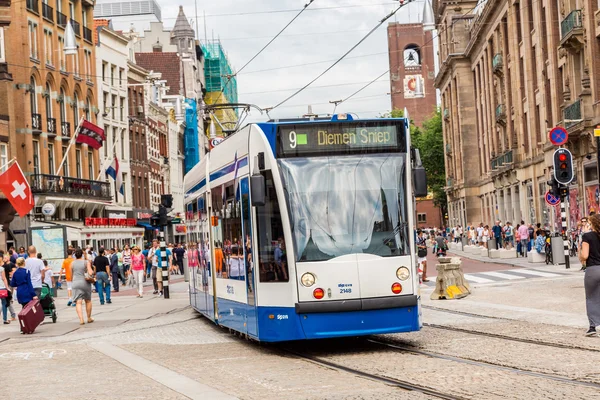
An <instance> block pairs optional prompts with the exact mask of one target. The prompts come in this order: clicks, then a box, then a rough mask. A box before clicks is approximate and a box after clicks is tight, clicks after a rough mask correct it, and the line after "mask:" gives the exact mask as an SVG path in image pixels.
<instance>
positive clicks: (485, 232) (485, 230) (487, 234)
mask: <svg viewBox="0 0 600 400" xmlns="http://www.w3.org/2000/svg"><path fill="white" fill-rule="evenodd" d="M489 239H490V227H489V225H486V226H484V227H483V237H482V240H483V245H484V246H485V248H486V249H487V248H488V240H489Z"/></svg>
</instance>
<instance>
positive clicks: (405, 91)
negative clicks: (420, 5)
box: [388, 22, 437, 127]
mask: <svg viewBox="0 0 600 400" xmlns="http://www.w3.org/2000/svg"><path fill="white" fill-rule="evenodd" d="M388 52H389V57H390V79H391V82H390V86H391V94H392V95H391V96H392V109H394V110H395V109H398V110H403V109H404V108H406V109H407V110H408V115H409V117H410V118H411V119H412V120H413V121H414V123H415V125H417V126H418V127H421V126H422V124H423V121H424V120H426V119H427V118H428V117H430V116H431V114H433V112H434V111H435V107H436V105H437V103H436V92H435V87H434V85H433V82H434V78H435V66H434V65H435V61H434V55H433V38H432V32H431V31H424V30H423V24H400V23H397V22H394V23H390V24H389V25H388Z"/></svg>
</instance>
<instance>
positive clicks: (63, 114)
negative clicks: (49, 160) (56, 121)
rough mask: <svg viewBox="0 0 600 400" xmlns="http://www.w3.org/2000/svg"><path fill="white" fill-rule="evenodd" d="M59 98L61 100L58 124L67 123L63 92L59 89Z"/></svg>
mask: <svg viewBox="0 0 600 400" xmlns="http://www.w3.org/2000/svg"><path fill="white" fill-rule="evenodd" d="M60 98H61V99H62V100H61V102H60V122H62V123H66V122H67V104H66V102H65V91H64V89H63V88H60Z"/></svg>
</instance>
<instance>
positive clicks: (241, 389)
mask: <svg viewBox="0 0 600 400" xmlns="http://www.w3.org/2000/svg"><path fill="white" fill-rule="evenodd" d="M481 268H482V269H485V266H482V267H481ZM536 270H539V271H543V272H548V273H559V272H560V273H561V275H560V278H559V279H557V278H545V277H539V278H537V277H532V278H531V279H523V280H518V281H501V282H495V283H493V284H477V283H474V284H473V286H472V289H473V293H472V294H471V295H470V296H468V297H467V298H465V299H462V300H454V301H432V300H429V294H430V293H431V290H432V288H431V287H428V286H422V293H421V295H422V301H423V317H424V323H425V325H424V327H423V329H422V331H420V332H415V333H410V334H394V335H381V336H371V337H368V338H358V339H355V338H349V339H337V340H329V341H313V342H302V343H284V344H277V345H268V344H259V343H256V342H251V341H247V340H245V339H241V338H239V337H237V336H234V335H232V334H230V333H229V332H228V330H226V329H223V328H220V327H217V326H215V325H213V324H212V323H210V322H208V321H207V320H206V319H204V318H201V317H200V316H199V315H198V314H197V313H196V312H195V311H193V310H192V309H191V308H190V307H188V305H187V303H188V297H187V296H188V295H187V284H186V283H185V282H181V281H180V282H177V283H174V284H173V285H172V293H171V299H169V300H164V299H162V298H159V297H154V296H146V297H144V298H143V299H137V298H135V297H134V296H133V295H131V294H128V293H126V292H124V293H122V294H121V295H120V296H119V297H115V300H114V301H113V304H111V305H105V306H100V305H99V304H98V302H97V298H95V303H94V317H95V319H96V321H95V322H94V323H93V324H86V325H85V326H83V327H80V326H79V324H78V320H77V317H76V314H75V310H74V309H73V308H67V307H66V305H65V301H64V298H59V299H58V300H57V304H58V305H59V320H58V322H57V323H56V324H52V323H51V321H50V320H49V319H47V320H46V322H45V323H44V324H43V325H42V326H40V327H39V328H38V330H37V331H36V333H35V334H34V335H31V336H24V335H20V334H19V333H18V332H17V331H18V328H17V325H16V324H11V325H8V326H3V327H2V328H1V330H0V340H1V342H0V358H1V359H2V360H3V362H8V363H10V365H11V366H12V367H11V369H12V370H13V371H14V373H15V376H28V377H29V378H28V379H29V381H28V382H29V383H30V384H29V385H27V390H24V388H23V386H22V385H7V386H6V389H5V392H6V393H7V395H8V398H9V399H12V398H20V399H37V398H43V397H46V396H47V394H48V393H58V392H61V393H62V394H61V398H64V399H80V398H87V399H121V398H122V399H132V398H133V399H155V398H160V399H186V398H192V399H233V398H240V399H281V398H286V399H323V398H327V399H421V398H422V399H425V398H473V399H496V398H497V399H500V398H513V399H564V398H571V399H579V398H580V399H591V398H595V396H597V394H598V393H599V392H600V373H598V371H599V370H598V365H599V362H600V339H598V338H586V337H585V336H584V335H583V333H584V331H585V327H586V325H587V324H586V322H587V321H586V317H585V306H584V296H583V285H582V278H583V274H582V273H581V272H579V271H573V270H572V271H569V272H565V270H564V269H563V268H561V267H543V268H542V267H539V268H536ZM61 294H62V293H61ZM98 366H101V368H102V369H103V370H106V371H107V373H106V374H105V376H103V377H102V378H101V379H100V378H99V377H98V375H97V374H94V373H93V371H95V370H97V367H98ZM33 369H35V370H38V371H39V370H43V371H45V373H44V374H33V375H32V374H31V371H32V370H33ZM48 376H55V377H60V379H51V380H49V379H48ZM386 379H387V381H386ZM405 382H408V383H410V384H412V385H416V386H417V387H419V388H422V389H423V390H422V391H421V392H419V391H414V390H413V391H409V390H405V389H402V388H401V385H402V384H403V383H405ZM441 394H443V395H444V396H446V397H443V396H442V395H441Z"/></svg>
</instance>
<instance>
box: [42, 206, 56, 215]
mask: <svg viewBox="0 0 600 400" xmlns="http://www.w3.org/2000/svg"><path fill="white" fill-rule="evenodd" d="M54 213H56V206H55V205H54V204H52V203H46V204H44V205H43V206H42V214H44V215H46V216H48V217H51V216H53V215H54Z"/></svg>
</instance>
